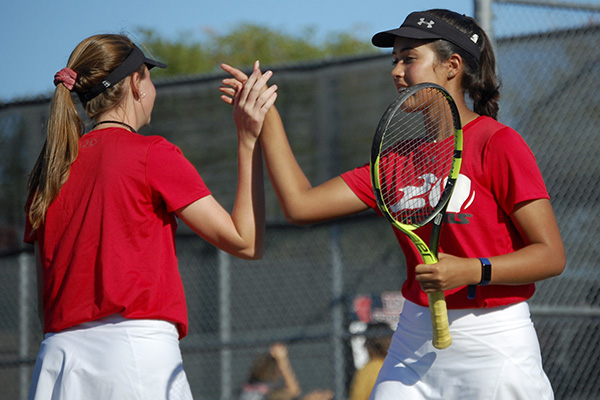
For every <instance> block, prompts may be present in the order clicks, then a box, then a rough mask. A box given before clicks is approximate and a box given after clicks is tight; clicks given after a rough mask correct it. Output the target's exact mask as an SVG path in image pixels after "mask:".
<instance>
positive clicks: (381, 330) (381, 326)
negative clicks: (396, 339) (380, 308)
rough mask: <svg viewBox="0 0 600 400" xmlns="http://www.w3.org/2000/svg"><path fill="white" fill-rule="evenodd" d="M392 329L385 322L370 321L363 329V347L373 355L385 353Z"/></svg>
mask: <svg viewBox="0 0 600 400" xmlns="http://www.w3.org/2000/svg"><path fill="white" fill-rule="evenodd" d="M393 334H394V331H393V330H392V328H390V326H389V325H388V324H386V323H385V322H371V323H369V325H367V329H366V331H365V336H366V339H365V347H366V348H367V350H368V351H369V353H372V354H373V355H376V356H379V357H382V358H383V357H385V356H386V355H387V352H388V349H389V347H390V343H391V341H392V335H393Z"/></svg>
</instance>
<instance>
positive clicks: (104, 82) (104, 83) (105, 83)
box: [102, 80, 110, 89]
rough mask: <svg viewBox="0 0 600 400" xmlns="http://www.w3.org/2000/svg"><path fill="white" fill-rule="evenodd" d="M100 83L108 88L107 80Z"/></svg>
mask: <svg viewBox="0 0 600 400" xmlns="http://www.w3.org/2000/svg"><path fill="white" fill-rule="evenodd" d="M102 85H104V87H105V88H107V89H108V88H109V87H110V82H109V81H106V80H105V81H102Z"/></svg>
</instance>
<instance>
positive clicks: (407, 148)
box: [379, 88, 454, 225]
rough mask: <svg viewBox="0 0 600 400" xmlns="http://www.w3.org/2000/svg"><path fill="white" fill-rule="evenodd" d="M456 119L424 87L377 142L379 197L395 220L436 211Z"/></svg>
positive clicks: (417, 219) (412, 220) (418, 220)
mask: <svg viewBox="0 0 600 400" xmlns="http://www.w3.org/2000/svg"><path fill="white" fill-rule="evenodd" d="M453 137H454V118H453V115H452V111H451V108H450V106H449V105H448V102H447V100H446V98H445V96H444V95H443V94H442V93H441V92H439V91H437V90H434V89H430V88H426V89H423V90H420V91H418V92H417V93H415V94H414V95H413V96H411V97H409V98H407V99H406V100H405V101H404V102H403V103H402V104H401V105H400V106H399V107H398V108H397V110H396V111H395V113H394V114H393V115H392V116H391V118H390V120H389V124H388V125H387V128H386V131H385V133H384V135H383V137H382V142H381V157H380V161H379V169H380V171H379V177H380V180H381V188H382V198H383V201H384V203H385V204H386V206H387V207H388V209H389V210H390V212H391V213H392V214H393V215H394V217H395V219H396V220H397V221H399V222H401V223H404V224H409V225H420V224H422V223H424V222H425V221H426V220H427V219H428V218H429V216H431V215H432V214H433V213H434V212H436V211H437V210H436V206H437V205H438V203H439V201H440V199H441V198H442V193H443V190H444V187H445V181H446V180H447V178H448V176H449V174H450V171H451V169H452V160H453V154H454V141H453Z"/></svg>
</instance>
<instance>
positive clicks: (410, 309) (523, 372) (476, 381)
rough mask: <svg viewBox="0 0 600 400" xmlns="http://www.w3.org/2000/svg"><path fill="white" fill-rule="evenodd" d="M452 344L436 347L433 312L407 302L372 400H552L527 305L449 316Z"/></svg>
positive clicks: (455, 311) (462, 312)
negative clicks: (432, 328) (433, 336)
mask: <svg viewBox="0 0 600 400" xmlns="http://www.w3.org/2000/svg"><path fill="white" fill-rule="evenodd" d="M448 316H449V322H450V332H451V334H452V344H451V345H450V347H448V348H447V349H443V350H439V349H436V348H434V347H433V345H432V341H431V337H432V334H431V317H430V313H429V308H426V307H421V306H418V305H416V304H414V303H412V302H410V301H406V302H405V303H404V307H403V310H402V313H401V314H400V321H399V322H398V329H397V330H396V332H395V334H394V337H393V339H392V344H391V345H390V349H389V351H388V356H387V357H386V359H385V362H384V364H383V367H382V369H381V371H380V373H379V377H378V378H377V383H376V384H375V388H374V389H373V392H372V393H371V398H370V399H371V400H400V399H410V400H433V399H436V400H437V399H439V400H452V399H461V400H464V399H477V400H526V399H527V400H550V399H554V394H553V391H552V387H551V385H550V382H549V380H548V378H547V376H546V374H545V373H544V371H543V369H542V360H541V354H540V347H539V342H538V338H537V335H536V333H535V329H534V327H533V323H532V321H531V317H530V313H529V306H528V304H527V303H526V302H522V303H518V304H513V305H510V306H504V307H496V308H493V309H468V310H449V311H448Z"/></svg>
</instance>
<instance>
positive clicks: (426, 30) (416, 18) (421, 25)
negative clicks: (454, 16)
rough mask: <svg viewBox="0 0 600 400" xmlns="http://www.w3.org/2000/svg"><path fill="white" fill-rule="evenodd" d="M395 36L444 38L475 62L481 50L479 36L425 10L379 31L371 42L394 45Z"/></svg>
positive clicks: (386, 45)
mask: <svg viewBox="0 0 600 400" xmlns="http://www.w3.org/2000/svg"><path fill="white" fill-rule="evenodd" d="M396 37H405V38H411V39H425V40H435V39H444V40H447V41H449V42H450V43H453V44H455V45H456V46H458V47H460V48H461V49H463V50H465V51H466V52H467V53H469V54H470V55H472V56H473V57H474V58H475V60H476V61H477V62H479V59H480V58H481V50H480V49H479V46H478V45H477V42H478V41H479V39H480V38H479V36H477V35H476V34H474V35H472V36H471V37H469V36H468V35H467V34H465V33H464V32H462V31H460V30H458V29H457V28H455V27H453V26H452V25H450V24H448V23H447V22H445V21H444V20H442V19H440V18H438V17H436V16H433V15H431V14H427V13H425V12H413V13H411V14H409V15H408V16H407V17H406V19H405V20H404V22H403V23H402V25H400V27H399V28H396V29H390V30H388V31H383V32H379V33H377V34H375V35H374V36H373V38H372V39H371V42H372V43H373V44H374V45H375V46H377V47H394V40H395V39H396Z"/></svg>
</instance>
